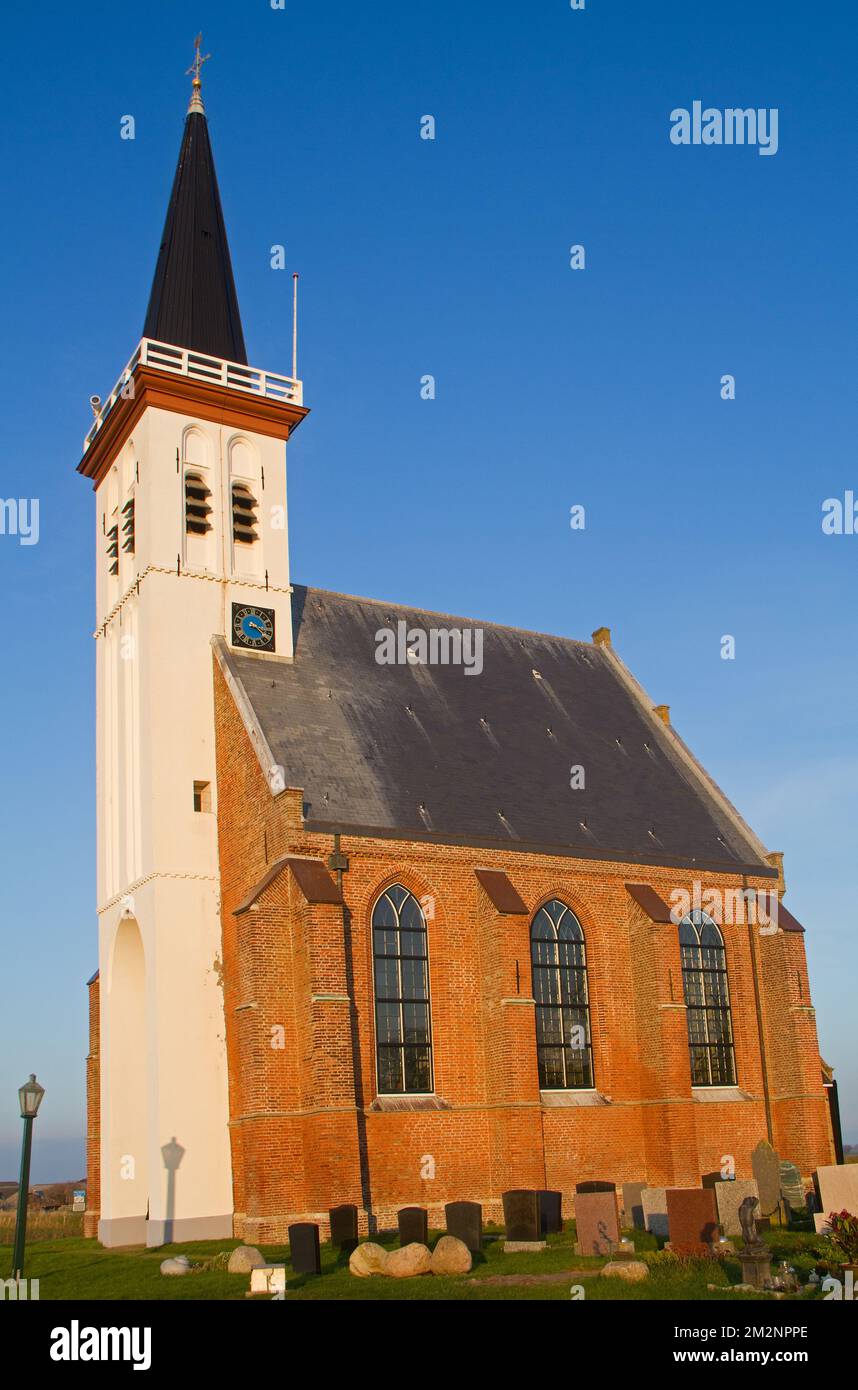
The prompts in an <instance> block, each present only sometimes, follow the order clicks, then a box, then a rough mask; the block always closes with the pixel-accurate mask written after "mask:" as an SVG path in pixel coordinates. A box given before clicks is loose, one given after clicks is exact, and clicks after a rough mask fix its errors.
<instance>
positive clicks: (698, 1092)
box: [691, 1086, 754, 1104]
mask: <svg viewBox="0 0 858 1390" xmlns="http://www.w3.org/2000/svg"><path fill="white" fill-rule="evenodd" d="M691 1095H692V1099H694V1100H700V1101H703V1102H706V1101H708V1102H710V1103H712V1102H713V1101H719V1102H721V1104H723V1103H724V1102H725V1101H737V1100H753V1099H754V1097H753V1096H749V1095H748V1092H747V1091H743V1090H742V1088H741V1087H740V1086H692V1087H691Z"/></svg>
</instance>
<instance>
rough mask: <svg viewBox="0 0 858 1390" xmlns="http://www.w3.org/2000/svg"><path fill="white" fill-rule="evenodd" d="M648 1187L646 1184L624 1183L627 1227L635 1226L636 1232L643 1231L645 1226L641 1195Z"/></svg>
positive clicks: (624, 1208) (624, 1213)
mask: <svg viewBox="0 0 858 1390" xmlns="http://www.w3.org/2000/svg"><path fill="white" fill-rule="evenodd" d="M645 1187H646V1183H645V1182H624V1183H623V1215H624V1218H625V1223H626V1225H627V1226H634V1227H635V1229H636V1230H638V1231H642V1230H643V1229H644V1226H645V1222H644V1211H643V1202H642V1200H641V1193H642V1192H643V1190H644V1188H645Z"/></svg>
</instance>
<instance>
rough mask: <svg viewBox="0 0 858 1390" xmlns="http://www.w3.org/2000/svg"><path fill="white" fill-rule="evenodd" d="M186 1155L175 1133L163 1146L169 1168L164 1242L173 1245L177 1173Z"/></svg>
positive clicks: (165, 1165)
mask: <svg viewBox="0 0 858 1390" xmlns="http://www.w3.org/2000/svg"><path fill="white" fill-rule="evenodd" d="M184 1156H185V1150H184V1149H183V1148H182V1146H181V1144H180V1143H179V1141H178V1140H177V1138H176V1136H175V1134H174V1135H173V1137H172V1139H171V1140H170V1142H169V1144H164V1145H163V1146H162V1148H161V1158H162V1159H163V1161H164V1167H165V1168H166V1170H167V1201H166V1204H165V1207H164V1242H163V1243H164V1244H165V1245H171V1244H172V1242H173V1234H174V1230H175V1224H176V1173H177V1172H178V1171H179V1164H180V1163H181V1161H182V1159H183V1158H184Z"/></svg>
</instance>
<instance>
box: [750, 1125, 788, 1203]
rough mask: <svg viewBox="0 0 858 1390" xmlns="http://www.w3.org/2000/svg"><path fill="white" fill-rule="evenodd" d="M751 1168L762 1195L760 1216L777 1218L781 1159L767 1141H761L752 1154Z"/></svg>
mask: <svg viewBox="0 0 858 1390" xmlns="http://www.w3.org/2000/svg"><path fill="white" fill-rule="evenodd" d="M751 1167H752V1169H753V1172H754V1178H755V1179H756V1183H757V1191H758V1192H759V1194H760V1206H759V1213H760V1216H777V1215H778V1212H779V1210H780V1197H781V1164H780V1159H779V1157H778V1155H777V1153H776V1152H775V1150H774V1149H773V1148H772V1146H771V1144H769V1143H767V1141H766V1140H765V1139H761V1140H760V1142H759V1144H758V1145H757V1147H756V1148H755V1149H754V1152H753V1153H752V1154H751Z"/></svg>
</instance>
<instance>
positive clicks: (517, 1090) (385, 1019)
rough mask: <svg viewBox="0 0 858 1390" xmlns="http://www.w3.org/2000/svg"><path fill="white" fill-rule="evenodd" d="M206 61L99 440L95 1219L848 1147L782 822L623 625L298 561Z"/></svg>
mask: <svg viewBox="0 0 858 1390" xmlns="http://www.w3.org/2000/svg"><path fill="white" fill-rule="evenodd" d="M200 64H201V59H200V56H199V49H198V51H197V62H196V64H195V69H194V78H193V87H192V96H191V101H190V107H189V109H188V113H187V117H186V120H185V126H184V134H183V138H182V142H181V149H180V153H179V161H178V167H177V169H176V173H175V178H174V182H173V186H172V192H171V196H170V200H169V206H168V210H167V216H166V222H165V225H164V232H163V237H162V241H161V245H160V250H159V252H158V257H157V263H156V266H155V273H154V280H153V283H152V288H151V294H150V298H149V304H148V310H147V313H146V318H145V323H144V327H143V336H142V339H141V340H140V341H139V343H138V344H137V346H136V347H135V348H134V350H133V353H132V355H131V357H130V360H129V361H128V364H127V366H126V367H125V369H124V370H123V371H122V373H121V375H120V377H119V380H118V382H117V385H116V387H115V388H114V389H113V391H112V392H111V394H110V395H109V396H108V397H107V398H106V399H105V400H104V401H102V400H100V399H99V398H93V402H92V404H93V412H94V415H95V419H94V421H93V423H92V427H91V428H90V430H89V433H88V435H87V436H86V440H85V446H84V453H83V458H82V460H81V462H80V464H79V465H78V471H79V472H80V473H81V474H82V476H83V477H84V478H87V479H89V480H90V482H91V484H92V488H93V490H94V500H95V508H94V513H95V514H94V528H95V547H96V613H97V617H96V624H95V634H94V636H95V652H96V687H97V716H96V718H97V817H98V837H97V838H98V872H97V885H98V886H97V898H98V903H97V910H98V922H99V929H98V938H99V947H98V970H97V972H96V974H95V975H93V977H92V979H91V980H90V982H89V1004H90V1052H89V1057H88V1059H87V1100H88V1145H87V1148H88V1203H87V1205H88V1210H87V1215H86V1231H87V1233H88V1234H89V1235H91V1236H95V1237H97V1238H98V1240H100V1241H101V1242H102V1244H104V1245H105V1246H122V1245H131V1244H143V1243H145V1244H148V1245H150V1246H157V1245H160V1244H163V1243H164V1242H166V1241H170V1240H176V1241H183V1240H199V1239H209V1238H211V1239H222V1238H227V1237H232V1236H233V1235H235V1236H238V1237H241V1238H243V1239H245V1240H247V1241H249V1242H251V1243H256V1242H265V1241H270V1242H274V1241H281V1240H284V1239H285V1238H286V1232H287V1227H288V1226H289V1224H290V1223H291V1222H294V1221H299V1220H308V1221H317V1222H319V1223H320V1225H321V1226H322V1230H323V1234H324V1232H325V1230H326V1229H327V1223H328V1211H329V1209H330V1208H332V1207H334V1206H337V1205H339V1204H342V1203H354V1204H356V1205H357V1207H358V1210H359V1219H360V1226H361V1230H362V1231H364V1232H366V1231H374V1230H377V1229H381V1228H384V1227H386V1226H389V1225H391V1224H395V1213H396V1211H397V1209H398V1208H400V1207H402V1206H406V1205H419V1206H423V1207H426V1208H428V1211H429V1215H430V1223H431V1224H433V1225H434V1224H440V1225H443V1219H442V1217H443V1207H444V1204H445V1203H447V1202H450V1201H455V1200H471V1201H477V1202H480V1203H481V1204H482V1206H483V1210H484V1214H485V1216H486V1218H487V1219H488V1220H492V1219H498V1218H499V1216H500V1213H501V1194H502V1193H503V1192H504V1191H505V1190H508V1189H512V1188H537V1189H552V1190H556V1191H560V1192H562V1194H563V1205H564V1216H570V1215H571V1214H572V1202H573V1198H574V1192H575V1186H576V1184H577V1183H579V1182H581V1181H586V1180H608V1181H611V1182H615V1183H621V1182H626V1181H628V1182H633V1181H644V1182H648V1183H649V1184H652V1185H657V1186H678V1187H683V1186H695V1185H696V1184H698V1183H699V1182H700V1179H701V1175H702V1174H705V1173H709V1172H712V1171H713V1170H722V1171H723V1170H724V1169H725V1165H726V1167H727V1169H728V1170H731V1171H734V1172H735V1173H736V1175H737V1176H740V1177H745V1176H749V1175H750V1171H751V1170H750V1162H751V1153H752V1151H753V1149H754V1147H755V1146H756V1145H757V1144H758V1142H759V1141H760V1140H761V1139H769V1141H770V1142H771V1143H773V1144H774V1145H775V1146H776V1147H777V1148H778V1149H779V1151H780V1153H781V1154H782V1155H783V1156H784V1157H786V1158H789V1159H791V1160H792V1161H793V1162H795V1163H796V1164H797V1165H798V1166H799V1168H800V1170H801V1172H802V1174H804V1175H808V1174H810V1173H811V1172H812V1171H813V1169H814V1168H816V1167H817V1166H818V1165H820V1164H828V1163H831V1162H833V1161H834V1155H835V1152H836V1149H837V1144H838V1138H837V1125H836V1118H835V1116H834V1112H833V1110H832V1106H831V1096H832V1094H833V1093H832V1089H831V1085H830V1081H831V1077H830V1073H829V1072H826V1071H825V1070H824V1064H823V1063H822V1062H821V1059H820V1055H819V1046H818V1042H817V1033H816V1023H815V1015H814V1009H813V1005H812V1002H811V997H810V989H809V985H808V973H807V964H806V959H805V948H804V928H803V927H802V926H801V924H800V923H799V922H798V921H796V919H795V918H794V917H793V915H792V914H791V913H790V911H789V910H788V908H787V907H786V905H785V904H784V902H783V896H784V891H785V881H784V873H783V864H782V856H781V855H779V854H777V853H772V852H770V851H769V850H767V849H766V847H765V845H764V844H763V843H762V842H761V840H760V839H759V838H758V836H757V835H756V834H755V833H754V831H753V830H752V829H751V828H750V827H749V826H748V825H747V824H746V823H745V821H744V820H743V819H742V817H741V815H740V814H739V812H738V811H737V810H736V808H735V807H734V806H733V805H732V804H731V802H730V801H729V800H728V799H727V797H726V796H725V795H724V793H723V792H722V791H721V790H720V789H719V787H718V786H717V785H716V784H715V782H714V781H713V780H712V778H711V777H710V776H709V775H708V774H707V772H706V771H705V769H704V768H703V767H702V766H701V765H700V763H699V762H698V761H697V760H696V758H695V757H694V755H693V753H692V752H691V751H690V750H689V748H688V747H687V746H686V745H685V743H684V742H683V741H682V739H681V738H680V736H679V735H678V733H677V732H676V730H675V729H674V728H673V726H672V724H671V721H670V712H669V709H668V707H667V706H666V705H663V704H654V703H653V702H652V701H651V700H650V699H649V697H648V696H647V695H646V693H645V692H644V690H643V689H642V688H641V686H640V685H639V684H638V682H637V681H636V680H635V678H634V676H633V675H632V674H631V673H630V671H629V670H628V669H627V668H626V666H625V665H624V664H623V662H622V660H621V659H620V657H619V656H618V654H617V652H616V651H615V649H614V646H613V644H612V639H611V633H610V631H609V630H608V629H607V628H605V627H600V628H598V629H597V630H596V631H595V632H594V633H593V635H592V638H591V640H589V641H580V640H572V639H569V638H566V637H554V636H549V635H546V634H543V633H540V632H529V631H521V630H518V629H516V628H513V627H505V626H503V625H500V624H497V623H493V622H492V623H489V622H477V621H476V620H473V619H467V618H463V617H456V616H450V615H446V614H438V613H432V612H425V611H421V610H417V609H414V608H407V607H404V606H403V605H401V604H398V603H396V602H395V601H393V600H387V599H384V600H376V599H367V598H357V597H353V596H351V595H347V594H340V593H332V592H327V591H325V590H322V589H317V588H313V587H312V586H309V585H307V584H305V583H298V582H296V581H295V580H293V577H292V574H291V571H290V565H289V546H288V530H287V525H286V517H287V506H286V503H287V493H286V455H287V445H288V444H289V443H290V442H291V439H292V435H293V433H294V432H295V431H296V430H297V429H298V428H299V426H301V425H302V424H303V422H304V421H305V417H306V416H307V414H308V409H307V406H306V405H305V404H304V390H303V383H302V382H301V381H300V380H299V379H298V378H297V369H296V366H295V363H294V361H293V364H292V374H291V375H289V376H287V375H283V374H281V373H278V372H273V371H268V370H265V369H262V368H258V367H254V366H251V365H250V364H249V362H248V355H247V352H246V349H245V341H244V335H243V330H242V322H241V316H240V312H239V301H238V296H237V293H236V287H235V282H234V278H233V271H232V266H231V262H230V254H229V246H228V242H227V234H226V228H225V223H224V217H223V212H222V208H221V201H220V195H219V191H218V184H217V179H216V176H215V167H214V161H213V155H212V147H211V143H210V138H209V131H208V126H207V118H206V114H205V110H204V106H203V100H202V90H201V79H200ZM141 280H142V271H141ZM306 428H312V426H311V425H307V426H305V429H306ZM394 520H395V518H394V517H391V523H392V522H393V521H394ZM307 577H308V578H309V577H310V576H307ZM303 578H304V576H302V579H303ZM391 635H392V638H393V639H394V640H392V641H388V640H387V638H388V637H389V636H391ZM383 651H384V652H386V655H384V656H382V652H383ZM677 903H680V904H681V906H680V907H679V908H678V907H677Z"/></svg>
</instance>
